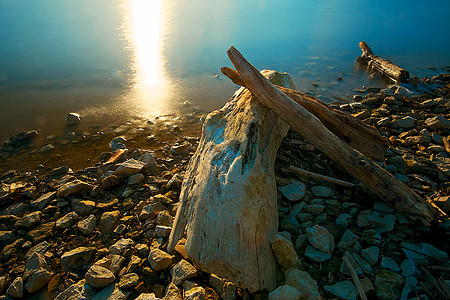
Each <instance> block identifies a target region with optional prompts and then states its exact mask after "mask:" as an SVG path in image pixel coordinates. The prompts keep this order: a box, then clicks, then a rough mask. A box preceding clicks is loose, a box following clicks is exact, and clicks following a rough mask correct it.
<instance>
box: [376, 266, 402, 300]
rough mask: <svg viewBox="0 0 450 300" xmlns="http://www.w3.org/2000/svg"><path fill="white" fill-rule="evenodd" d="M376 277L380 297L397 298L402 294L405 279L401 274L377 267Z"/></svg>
mask: <svg viewBox="0 0 450 300" xmlns="http://www.w3.org/2000/svg"><path fill="white" fill-rule="evenodd" d="M371 275H372V276H373V277H374V283H375V288H376V292H377V296H378V298H380V299H383V300H388V299H397V298H398V296H399V295H401V292H402V287H403V283H404V279H403V277H402V276H401V275H399V274H397V273H395V272H393V271H390V270H386V269H375V270H373V271H372V273H371Z"/></svg>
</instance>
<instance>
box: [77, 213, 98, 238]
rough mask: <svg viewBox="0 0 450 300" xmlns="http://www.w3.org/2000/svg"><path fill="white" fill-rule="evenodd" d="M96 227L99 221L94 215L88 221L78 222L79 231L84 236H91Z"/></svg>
mask: <svg viewBox="0 0 450 300" xmlns="http://www.w3.org/2000/svg"><path fill="white" fill-rule="evenodd" d="M95 226H97V219H96V218H95V216H94V215H90V216H89V217H87V218H86V219H84V220H81V221H80V222H78V225H77V229H78V230H79V231H81V232H82V233H83V234H90V233H91V232H92V231H94V229H95Z"/></svg>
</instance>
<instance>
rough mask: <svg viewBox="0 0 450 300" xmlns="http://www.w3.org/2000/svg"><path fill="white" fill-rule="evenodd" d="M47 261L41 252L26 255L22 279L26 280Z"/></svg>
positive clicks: (43, 266) (44, 265)
mask: <svg viewBox="0 0 450 300" xmlns="http://www.w3.org/2000/svg"><path fill="white" fill-rule="evenodd" d="M46 265H47V262H46V261H45V257H44V255H42V254H39V253H36V252H34V253H33V254H32V255H30V256H29V257H28V259H27V260H26V262H25V271H24V273H23V279H24V280H27V279H28V277H30V275H31V274H32V273H33V272H34V271H36V270H37V269H39V268H45V267H46Z"/></svg>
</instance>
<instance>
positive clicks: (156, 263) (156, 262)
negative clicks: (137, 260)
mask: <svg viewBox="0 0 450 300" xmlns="http://www.w3.org/2000/svg"><path fill="white" fill-rule="evenodd" d="M173 259H174V257H173V256H172V255H170V254H168V253H166V252H164V251H162V250H160V249H156V248H155V249H152V250H151V251H150V253H149V256H148V262H149V263H150V266H151V267H152V269H153V270H155V271H161V270H165V269H167V268H168V267H169V266H170V264H171V263H172V261H173Z"/></svg>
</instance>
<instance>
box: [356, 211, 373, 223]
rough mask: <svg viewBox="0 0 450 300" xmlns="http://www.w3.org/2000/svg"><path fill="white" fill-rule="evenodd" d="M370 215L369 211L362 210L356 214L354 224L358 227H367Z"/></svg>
mask: <svg viewBox="0 0 450 300" xmlns="http://www.w3.org/2000/svg"><path fill="white" fill-rule="evenodd" d="M371 214H372V211H371V210H362V211H360V212H359V214H358V219H357V220H356V224H357V225H358V226H359V227H369V226H370V223H369V216H370V215H371Z"/></svg>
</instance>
